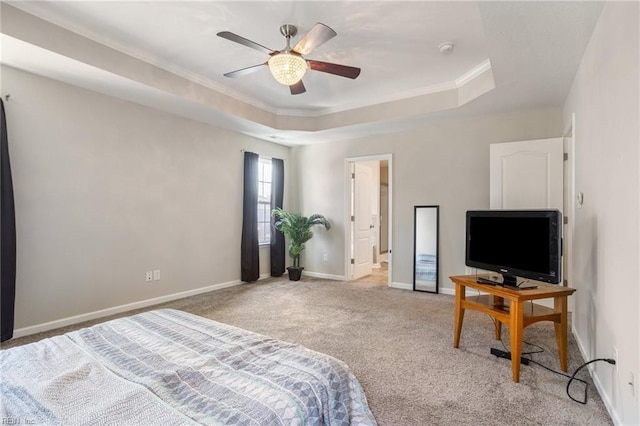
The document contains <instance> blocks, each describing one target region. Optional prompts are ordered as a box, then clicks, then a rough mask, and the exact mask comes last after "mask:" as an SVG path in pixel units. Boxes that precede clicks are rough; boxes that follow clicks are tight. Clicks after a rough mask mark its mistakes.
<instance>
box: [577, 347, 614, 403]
mask: <svg viewBox="0 0 640 426" xmlns="http://www.w3.org/2000/svg"><path fill="white" fill-rule="evenodd" d="M596 361H605V362H608V363H609V364H611V365H615V364H616V360H615V359H611V358H596V359H592V360H591V361H587V362H585V363H584V364H582V365H581V366H580V367H578V368H576V371H574V372H573V374H572V375H571V378H570V379H569V382H568V383H567V396H568V397H569V398H571V399H572V400H573V401H575V402H579V403H580V404H586V403H587V385H586V382H585V381H584V380H580V379H576V378H575V377H576V374H578V371H580V370H582V369H583V368H584V367H586V366H587V365H589V364H591V363H594V362H596ZM574 380H580V381H581V382H583V383H585V387H584V399H583V400H582V401H579V400H577V399H575V398H574V397H572V396H571V394H570V393H569V386H571V382H573V381H574Z"/></svg>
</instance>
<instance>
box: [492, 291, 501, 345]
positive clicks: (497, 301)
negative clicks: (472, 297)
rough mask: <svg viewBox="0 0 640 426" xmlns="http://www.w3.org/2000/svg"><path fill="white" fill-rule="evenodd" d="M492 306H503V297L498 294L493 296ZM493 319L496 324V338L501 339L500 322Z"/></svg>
mask: <svg viewBox="0 0 640 426" xmlns="http://www.w3.org/2000/svg"><path fill="white" fill-rule="evenodd" d="M493 306H494V307H496V306H504V298H502V297H500V296H493ZM493 321H494V322H495V325H496V340H501V339H502V323H501V322H500V321H499V320H498V319H497V318H494V319H493Z"/></svg>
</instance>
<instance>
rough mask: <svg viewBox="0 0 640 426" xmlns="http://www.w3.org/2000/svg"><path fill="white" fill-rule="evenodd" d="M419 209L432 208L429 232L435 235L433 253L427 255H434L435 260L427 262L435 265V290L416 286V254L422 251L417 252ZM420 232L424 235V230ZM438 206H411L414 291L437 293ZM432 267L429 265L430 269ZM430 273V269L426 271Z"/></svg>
mask: <svg viewBox="0 0 640 426" xmlns="http://www.w3.org/2000/svg"><path fill="white" fill-rule="evenodd" d="M420 209H434V210H435V215H436V220H435V229H431V230H430V234H431V235H433V236H435V254H427V255H428V256H435V262H431V260H430V261H429V263H430V264H431V263H433V264H434V266H435V278H436V279H435V291H431V290H424V289H420V288H418V286H419V285H420V284H419V283H418V285H416V284H417V281H418V272H419V271H418V255H423V254H424V253H418V212H419V210H420ZM421 234H422V235H424V232H422V231H421ZM439 266H440V206H414V207H413V290H414V291H423V292H427V293H436V294H437V293H438V288H439V284H440V268H439ZM431 268H432V267H429V269H431ZM428 272H429V273H430V271H428Z"/></svg>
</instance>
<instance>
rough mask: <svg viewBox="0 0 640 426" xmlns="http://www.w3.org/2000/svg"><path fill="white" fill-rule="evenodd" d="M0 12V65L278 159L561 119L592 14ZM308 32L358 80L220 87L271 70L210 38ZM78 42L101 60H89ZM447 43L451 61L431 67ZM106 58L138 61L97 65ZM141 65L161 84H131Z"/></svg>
mask: <svg viewBox="0 0 640 426" xmlns="http://www.w3.org/2000/svg"><path fill="white" fill-rule="evenodd" d="M7 3H8V4H10V5H11V6H14V7H15V8H17V9H19V10H16V9H13V8H7V7H6V6H5V5H3V21H2V23H3V25H2V27H1V29H2V33H3V36H2V47H3V49H2V58H1V59H2V62H3V63H4V64H6V65H9V66H14V67H16V68H21V69H25V70H27V71H30V72H34V73H37V74H41V75H45V76H48V77H51V78H56V79H59V80H62V81H66V82H69V83H72V84H77V85H79V86H81V87H86V88H90V89H92V90H97V91H101V92H105V93H109V94H111V95H114V96H120V97H123V98H126V99H129V100H132V101H136V102H140V103H143V104H147V105H151V106H155V107H159V108H161V109H165V110H169V111H172V112H176V113H180V114H181V115H186V116H190V117H191V118H194V119H199V120H203V121H208V122H213V123H214V124H216V125H221V126H223V127H227V128H230V129H233V130H237V131H240V132H243V133H247V134H250V135H252V136H256V137H260V138H263V139H267V140H272V141H276V142H279V143H285V144H288V145H293V144H297V143H313V142H318V141H325V140H335V139H340V138H345V137H360V136H364V135H366V134H368V133H370V132H380V131H394V130H399V129H401V128H407V127H412V126H417V125H420V123H423V122H424V121H426V120H428V119H429V118H430V116H442V115H448V114H477V113H483V112H499V111H508V110H514V109H526V108H538V107H553V106H555V107H558V106H561V105H562V102H563V101H564V99H565V97H566V95H567V93H568V91H569V88H570V85H571V83H572V80H573V77H574V75H575V72H576V69H577V67H578V64H579V61H580V59H581V57H582V53H583V51H584V48H585V46H586V44H587V42H588V40H589V37H590V35H591V32H592V30H593V27H594V24H595V22H596V20H597V17H598V15H599V13H600V10H601V8H602V4H601V3H600V2H592V1H587V2H531V1H527V2H482V1H481V2H463V1H449V2H433V1H411V2H401V1H322V2H313V1H259V2H247V1H233V2H229V1H208V2H207V1H196V2H185V1H172V2H168V1H154V2H150V1H138V2H132V1H47V2H31V1H20V2H7ZM20 11H22V12H26V13H28V14H30V15H33V16H36V17H38V18H40V19H41V20H44V21H48V22H50V23H53V24H55V25H57V26H60V27H63V28H65V29H67V30H70V31H71V32H73V33H75V34H76V36H75V37H76V39H77V41H76V39H72V38H70V37H68V36H65V37H67V38H63V37H62V36H59V38H58V37H56V34H57V33H55V30H54V28H55V27H52V26H51V25H48V24H47V25H40V22H41V21H39V20H37V19H33V16H31V17H30V19H27V20H24V19H23V15H24V14H22V15H21V14H20ZM16 12H18V14H16ZM26 16H27V17H28V16H29V15H26ZM10 20H12V21H15V22H11V21H10ZM18 21H20V22H18ZM316 22H322V23H324V24H326V25H328V26H330V27H331V28H333V29H334V30H335V31H336V32H337V33H338V35H337V36H336V37H335V38H333V39H331V40H329V41H328V42H327V43H325V44H323V45H321V46H320V47H318V48H317V49H316V50H314V51H313V52H312V53H311V54H309V55H307V58H308V59H317V60H320V61H326V62H335V63H339V64H344V65H351V66H357V67H360V68H362V73H361V75H360V76H359V77H358V78H357V79H356V80H351V79H347V78H342V77H338V76H334V75H330V74H325V73H321V72H317V71H309V72H308V73H307V74H306V75H305V77H304V84H305V86H306V88H307V92H306V93H304V94H301V95H296V96H292V95H291V94H290V93H289V90H288V88H287V87H286V86H282V85H280V84H278V83H277V82H276V81H275V80H274V79H273V78H272V77H271V75H270V73H269V71H268V69H267V67H264V69H261V70H259V71H258V72H255V73H253V74H250V75H246V76H243V77H239V78H236V79H231V78H226V77H224V76H223V74H224V73H225V72H229V71H233V70H236V69H240V68H244V67H247V66H251V65H256V64H259V63H263V62H264V61H265V60H266V59H267V57H266V55H265V54H262V53H261V52H258V51H256V50H253V49H250V48H248V47H246V46H243V45H240V44H237V43H233V42H230V41H228V40H225V39H222V38H220V37H217V36H216V33H218V32H220V31H231V32H233V33H236V34H238V35H240V36H243V37H245V38H248V39H250V40H252V41H255V42H257V43H259V44H262V45H264V46H267V47H269V48H271V49H274V50H279V49H282V48H283V47H284V44H285V40H284V38H283V37H282V35H280V33H279V27H280V25H282V24H285V23H288V24H294V25H296V26H297V27H298V30H299V33H298V36H297V37H296V38H295V39H294V40H293V42H292V45H293V44H295V42H296V41H297V40H298V39H299V38H300V37H301V36H302V35H303V34H304V33H305V32H306V31H308V30H309V29H310V28H311V27H312V26H313V25H314V24H315V23H316ZM12 24H14V25H12ZM20 26H22V27H20ZM25 27H31V28H25ZM29 30H32V31H31V33H30V32H29ZM47 32H48V33H50V34H45V33H47ZM77 35H81V36H84V37H86V38H88V39H90V40H93V41H95V42H97V43H99V44H100V45H104V46H107V47H108V48H110V49H109V50H100V49H98V48H97V47H96V46H98V47H99V45H97V44H93V45H90V46H89V47H87V46H88V45H83V44H82V43H83V40H82V39H80V38H79V37H78V36H77ZM56 39H58V40H61V42H60V43H58V45H56V43H55V40H56ZM62 41H64V42H62ZM443 42H452V43H453V44H454V46H455V47H454V50H453V52H451V53H450V54H448V55H443V54H442V53H440V51H439V49H438V46H439V45H440V44H441V43H443ZM92 46H93V47H92ZM74 49H75V50H74ZM90 50H93V52H91V51H90ZM112 50H113V51H117V52H122V53H124V54H126V55H128V56H129V57H133V58H131V59H134V58H135V60H134V61H133V62H131V61H125V60H118V61H116V62H118V63H115V64H114V61H111V62H107V61H106V60H105V62H106V63H105V64H101V61H100V59H96V57H97V56H99V55H102V57H105V55H106V53H109V51H112ZM104 52H106V53H104ZM122 58H124V56H122ZM141 61H144V63H148V64H152V65H154V66H155V67H158V68H160V69H162V70H166V71H169V72H170V73H171V74H168V73H166V74H162V76H159V75H160V74H158V75H155V76H154V75H152V76H148V75H147V76H140V74H141V73H140V72H139V70H141V69H142V68H140V64H142V62H141ZM136 67H137V68H136ZM147 74H148V73H147ZM190 82H192V83H194V84H197V87H199V88H200V91H201V93H199V94H194V90H193V87H187V86H189V83H190ZM178 86H180V87H182V86H184V87H183V88H182V89H178ZM194 87H195V86H194ZM181 90H182V91H181ZM439 111H441V112H439Z"/></svg>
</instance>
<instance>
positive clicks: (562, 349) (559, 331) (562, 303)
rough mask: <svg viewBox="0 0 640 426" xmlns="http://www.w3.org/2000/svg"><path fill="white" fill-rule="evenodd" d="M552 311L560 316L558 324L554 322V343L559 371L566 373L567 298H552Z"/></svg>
mask: <svg viewBox="0 0 640 426" xmlns="http://www.w3.org/2000/svg"><path fill="white" fill-rule="evenodd" d="M553 307H554V311H556V312H557V313H559V314H560V322H554V323H553V326H554V327H555V329H556V343H557V344H558V356H559V357H560V369H561V370H562V371H564V372H566V371H567V368H568V365H567V326H568V321H567V317H568V313H567V297H566V296H559V297H554V298H553Z"/></svg>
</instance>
